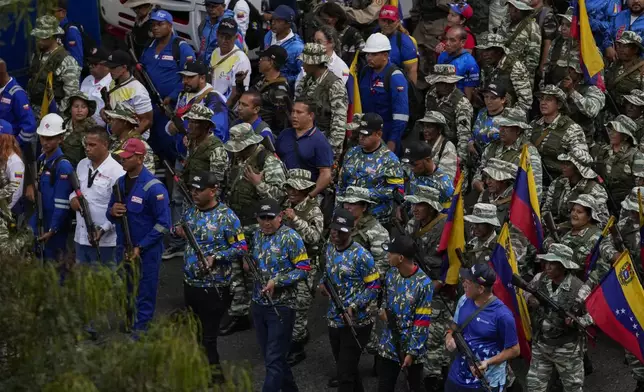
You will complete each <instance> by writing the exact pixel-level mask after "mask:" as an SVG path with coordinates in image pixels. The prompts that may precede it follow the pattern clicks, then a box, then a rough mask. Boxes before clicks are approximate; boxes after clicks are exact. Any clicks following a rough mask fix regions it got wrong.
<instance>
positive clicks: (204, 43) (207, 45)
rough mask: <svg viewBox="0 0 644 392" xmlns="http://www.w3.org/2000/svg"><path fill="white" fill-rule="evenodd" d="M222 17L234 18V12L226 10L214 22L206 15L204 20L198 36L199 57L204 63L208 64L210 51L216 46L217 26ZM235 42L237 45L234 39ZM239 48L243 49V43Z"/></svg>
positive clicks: (210, 55)
mask: <svg viewBox="0 0 644 392" xmlns="http://www.w3.org/2000/svg"><path fill="white" fill-rule="evenodd" d="M224 18H233V19H234V18H235V14H234V13H233V11H232V10H226V11H225V12H224V14H223V15H222V16H221V17H220V18H219V19H218V20H217V21H216V22H215V23H212V22H211V21H210V17H208V16H206V19H205V20H204V25H203V30H202V31H201V36H200V37H199V59H201V60H203V62H204V63H205V64H210V57H212V52H213V51H214V50H215V49H216V48H217V29H218V28H219V22H221V21H222V19H224ZM235 44H236V45H237V46H239V43H238V42H237V41H235ZM241 48H242V49H243V45H242V46H241Z"/></svg>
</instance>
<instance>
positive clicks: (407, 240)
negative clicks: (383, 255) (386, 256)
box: [382, 234, 416, 259]
mask: <svg viewBox="0 0 644 392" xmlns="http://www.w3.org/2000/svg"><path fill="white" fill-rule="evenodd" d="M382 249H383V250H384V251H385V252H389V253H396V254H399V255H403V256H405V257H406V258H408V259H413V258H414V256H415V255H416V245H415V244H414V240H412V239H411V237H408V236H403V235H400V234H398V235H396V236H395V237H394V239H393V240H391V242H390V243H388V244H382Z"/></svg>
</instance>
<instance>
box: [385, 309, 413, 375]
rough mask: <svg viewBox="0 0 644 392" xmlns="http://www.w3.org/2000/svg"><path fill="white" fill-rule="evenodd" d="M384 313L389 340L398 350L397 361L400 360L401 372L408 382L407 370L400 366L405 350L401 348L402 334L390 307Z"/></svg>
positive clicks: (402, 362) (403, 360) (403, 359)
mask: <svg viewBox="0 0 644 392" xmlns="http://www.w3.org/2000/svg"><path fill="white" fill-rule="evenodd" d="M385 314H386V315H387V326H388V327H389V329H390V330H391V340H392V343H393V345H394V347H395V348H396V351H397V352H398V361H400V369H401V370H402V372H403V373H404V374H405V377H406V378H407V382H409V370H407V368H406V367H402V366H403V364H404V363H405V356H406V354H405V350H403V349H402V336H401V333H400V331H399V330H398V325H396V316H395V315H394V312H392V311H391V310H390V309H385Z"/></svg>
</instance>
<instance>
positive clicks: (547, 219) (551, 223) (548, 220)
mask: <svg viewBox="0 0 644 392" xmlns="http://www.w3.org/2000/svg"><path fill="white" fill-rule="evenodd" d="M543 222H544V223H545V224H546V227H547V228H548V231H550V233H551V234H552V237H553V238H554V239H555V241H557V242H561V238H559V233H558V232H557V225H555V220H554V218H553V217H552V213H551V212H550V211H546V212H544V213H543Z"/></svg>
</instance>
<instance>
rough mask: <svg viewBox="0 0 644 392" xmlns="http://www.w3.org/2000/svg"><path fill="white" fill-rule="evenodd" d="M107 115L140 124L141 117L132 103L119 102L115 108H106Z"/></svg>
mask: <svg viewBox="0 0 644 392" xmlns="http://www.w3.org/2000/svg"><path fill="white" fill-rule="evenodd" d="M105 115H106V116H107V117H109V118H116V119H119V120H123V121H127V122H129V123H130V124H134V125H138V124H139V119H138V117H137V116H136V112H135V111H134V108H133V107H132V105H130V104H129V103H126V102H117V103H116V106H115V107H114V109H113V110H106V111H105Z"/></svg>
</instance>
